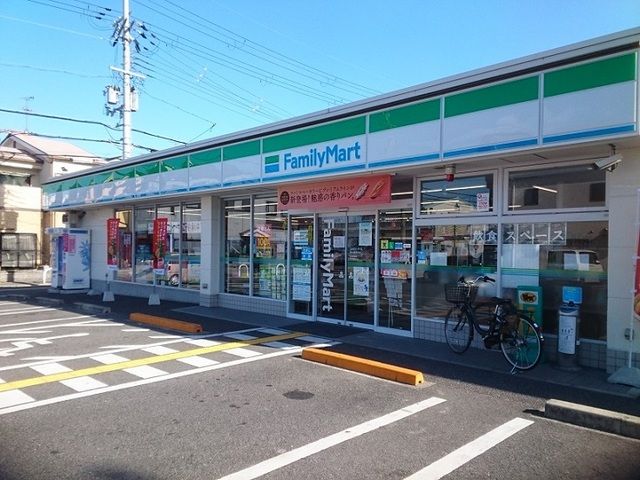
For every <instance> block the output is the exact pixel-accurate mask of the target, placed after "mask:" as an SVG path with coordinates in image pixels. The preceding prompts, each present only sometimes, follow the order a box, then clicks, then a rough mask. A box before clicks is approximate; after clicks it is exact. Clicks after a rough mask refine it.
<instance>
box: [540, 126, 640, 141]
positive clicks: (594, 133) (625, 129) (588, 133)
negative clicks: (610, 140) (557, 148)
mask: <svg viewBox="0 0 640 480" xmlns="http://www.w3.org/2000/svg"><path fill="white" fill-rule="evenodd" d="M635 131H636V126H635V124H633V123H631V124H628V125H620V126H618V127H610V128H599V129H596V130H584V131H581V132H572V133H563V134H561V135H549V136H548V137H544V138H543V139H542V142H543V143H553V142H563V141H565V140H573V139H575V138H588V137H599V136H602V135H612V134H616V133H631V132H635Z"/></svg>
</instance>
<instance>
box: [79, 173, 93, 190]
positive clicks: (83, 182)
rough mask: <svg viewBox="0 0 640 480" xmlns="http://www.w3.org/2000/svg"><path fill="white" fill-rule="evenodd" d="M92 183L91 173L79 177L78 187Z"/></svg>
mask: <svg viewBox="0 0 640 480" xmlns="http://www.w3.org/2000/svg"><path fill="white" fill-rule="evenodd" d="M90 185H92V183H91V175H89V176H86V177H80V178H78V187H88V186H90Z"/></svg>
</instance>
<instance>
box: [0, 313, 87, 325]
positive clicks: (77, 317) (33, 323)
mask: <svg viewBox="0 0 640 480" xmlns="http://www.w3.org/2000/svg"><path fill="white" fill-rule="evenodd" d="M88 317H89V315H78V316H75V317H65V318H51V319H49V320H34V321H33V322H20V323H8V324H5V325H0V328H7V327H20V326H22V325H35V324H37V323H51V322H66V321H68V320H78V319H80V318H88Z"/></svg>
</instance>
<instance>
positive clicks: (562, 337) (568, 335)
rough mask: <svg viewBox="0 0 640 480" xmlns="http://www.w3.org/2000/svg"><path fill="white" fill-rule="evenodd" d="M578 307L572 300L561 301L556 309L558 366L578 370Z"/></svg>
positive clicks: (563, 368)
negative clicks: (557, 309)
mask: <svg viewBox="0 0 640 480" xmlns="http://www.w3.org/2000/svg"><path fill="white" fill-rule="evenodd" d="M579 331H580V308H579V306H578V305H576V304H575V303H573V302H563V303H562V304H561V305H560V309H559V311H558V368H560V369H562V370H568V371H577V370H580V367H579V366H578V346H579V345H580V337H579V335H578V332H579Z"/></svg>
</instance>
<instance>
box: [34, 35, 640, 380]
mask: <svg viewBox="0 0 640 480" xmlns="http://www.w3.org/2000/svg"><path fill="white" fill-rule="evenodd" d="M639 41H640V30H631V31H626V32H621V33H619V34H615V35H611V36H608V37H603V38H599V39H595V40H593V41H589V42H584V43H582V44H577V45H572V46H568V47H566V48H561V49H558V50H554V51H551V52H544V53H542V54H540V55H534V56H531V57H527V58H524V59H519V60H516V61H513V62H509V63H505V64H501V65H499V66H497V67H489V68H486V69H482V70H479V71H474V72H469V73H467V74H462V75H459V76H456V77H452V78H448V79H443V80H442V81H439V82H434V83H431V84H425V85H421V86H417V87H414V88H410V89H406V90H403V91H400V92H393V93H390V94H388V95H384V96H381V97H377V98H375V99H371V100H366V101H361V102H357V103H354V104H350V105H346V106H344V107H339V108H336V109H333V110H330V111H328V112H323V113H321V114H313V115H308V116H305V117H300V118H296V119H292V120H291V121H286V122H281V123H277V124H273V125H268V126H265V127H261V128H257V129H254V130H251V131H248V132H243V133H242V134H239V135H227V136H224V137H219V138H214V139H211V140H207V141H203V142H198V143H195V144H191V145H187V146H185V147H181V148H179V149H171V150H166V151H162V152H156V153H153V154H149V155H145V156H141V157H136V158H133V159H129V160H127V161H124V162H117V163H114V164H111V165H107V166H105V167H101V168H99V169H95V170H92V171H91V172H88V173H84V175H69V176H66V177H63V178H60V179H56V181H55V182H51V183H49V184H48V185H46V186H45V188H44V191H45V193H44V206H45V208H48V209H52V210H63V211H68V212H70V220H71V222H72V223H74V224H75V225H76V226H81V227H83V228H88V229H90V230H91V232H92V247H91V251H92V261H91V278H92V287H93V288H94V289H101V288H104V287H105V279H106V278H109V279H112V280H111V282H110V283H111V285H110V288H111V290H112V291H114V292H115V293H116V294H118V293H127V294H135V295H140V296H148V295H149V294H150V293H151V291H152V288H153V283H154V282H156V283H157V284H158V286H157V291H158V293H159V294H160V297H161V298H167V299H169V298H173V299H179V300H188V301H192V302H193V303H196V304H201V305H205V306H221V307H229V308H235V309H239V310H251V311H260V312H264V313H270V314H277V315H286V316H289V317H293V318H300V319H304V320H308V321H322V322H332V323H341V324H347V325H356V326H362V327H365V328H371V329H375V330H378V331H381V332H385V333H389V334H397V335H407V336H415V337H419V338H428V339H432V340H439V341H443V340H444V339H443V328H442V318H443V316H444V314H445V312H446V309H447V305H446V302H445V301H444V285H445V284H447V283H450V282H453V281H455V280H456V279H457V278H458V277H460V276H461V275H465V276H472V275H479V274H486V275H489V276H492V277H494V278H495V279H496V284H495V286H494V287H487V288H485V289H483V290H482V291H481V295H484V296H492V295H496V294H498V295H501V296H507V297H511V298H513V299H514V300H515V301H516V302H518V303H519V304H520V305H521V307H522V308H524V309H528V310H530V311H531V312H532V314H534V315H535V316H536V317H537V318H538V320H539V321H540V323H541V324H542V325H543V330H544V331H545V333H546V337H547V339H548V342H547V343H548V344H549V347H548V348H550V350H555V344H554V341H555V340H554V339H555V338H557V336H558V334H559V333H560V335H562V334H563V332H562V331H560V332H559V326H558V308H559V306H560V304H561V302H562V294H563V291H564V290H565V289H566V288H569V289H571V291H573V292H574V293H575V292H579V293H580V294H581V297H582V302H581V303H580V319H581V322H580V332H579V333H580V337H581V338H582V339H583V340H582V345H581V350H580V361H581V363H582V364H584V365H589V366H594V367H597V368H603V369H604V368H607V369H609V370H611V371H612V370H615V369H616V368H617V367H619V366H621V365H622V364H624V363H625V361H626V360H625V359H626V357H625V352H626V351H628V349H629V347H631V348H632V349H633V350H634V351H635V352H637V351H638V350H640V348H639V346H638V335H636V336H635V339H632V340H630V339H629V338H631V335H629V332H628V328H629V315H630V312H631V310H632V306H631V305H632V298H631V297H632V296H631V288H632V287H631V277H632V266H631V264H632V257H633V251H634V246H635V243H634V242H635V239H636V238H637V236H638V234H637V226H636V225H634V221H633V219H634V217H635V212H636V207H635V205H636V203H637V190H638V185H640V139H639V137H638V117H637V111H638V81H637V79H638V59H637V56H638V46H639ZM595 163H598V167H596V168H594V167H593V165H594V164H595ZM635 325H636V328H640V326H639V325H638V324H637V323H636V324H635ZM634 361H635V362H636V363H637V354H636V355H635V357H634Z"/></svg>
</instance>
